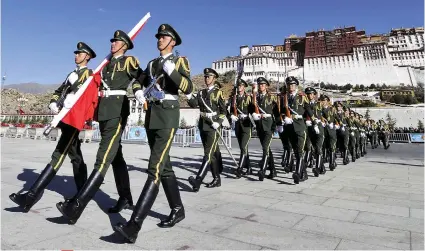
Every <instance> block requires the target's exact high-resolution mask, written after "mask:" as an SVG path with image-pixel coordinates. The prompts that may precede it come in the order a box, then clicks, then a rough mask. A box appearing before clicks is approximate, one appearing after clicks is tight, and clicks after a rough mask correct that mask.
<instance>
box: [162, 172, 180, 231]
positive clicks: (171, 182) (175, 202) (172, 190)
mask: <svg viewBox="0 0 425 251" xmlns="http://www.w3.org/2000/svg"><path fill="white" fill-rule="evenodd" d="M161 182H162V187H163V188H164V193H165V196H167V200H168V205H169V206H170V208H171V213H170V215H169V216H168V218H167V219H166V220H162V221H161V222H160V223H159V224H158V226H159V227H163V228H167V227H173V226H174V225H175V224H177V223H179V222H180V221H182V220H183V219H184V218H185V213H184V207H183V203H182V200H181V197H180V191H179V187H178V184H177V178H176V176H175V175H174V174H173V175H172V176H170V177H165V178H162V179H161Z"/></svg>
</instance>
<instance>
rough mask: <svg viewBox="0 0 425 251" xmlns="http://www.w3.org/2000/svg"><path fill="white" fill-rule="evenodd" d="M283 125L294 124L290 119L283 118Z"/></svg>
mask: <svg viewBox="0 0 425 251" xmlns="http://www.w3.org/2000/svg"><path fill="white" fill-rule="evenodd" d="M284 121H285V124H287V125H290V124H292V122H294V121H293V120H292V119H291V118H288V117H285V118H284Z"/></svg>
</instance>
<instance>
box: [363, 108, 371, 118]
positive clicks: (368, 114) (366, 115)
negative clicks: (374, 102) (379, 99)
mask: <svg viewBox="0 0 425 251" xmlns="http://www.w3.org/2000/svg"><path fill="white" fill-rule="evenodd" d="M364 117H365V118H366V119H370V110H369V108H367V109H366V113H365V115H364Z"/></svg>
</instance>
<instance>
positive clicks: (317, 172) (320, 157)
mask: <svg viewBox="0 0 425 251" xmlns="http://www.w3.org/2000/svg"><path fill="white" fill-rule="evenodd" d="M321 162H322V155H321V154H317V156H316V167H315V168H313V173H314V176H315V177H319V174H320V163H321Z"/></svg>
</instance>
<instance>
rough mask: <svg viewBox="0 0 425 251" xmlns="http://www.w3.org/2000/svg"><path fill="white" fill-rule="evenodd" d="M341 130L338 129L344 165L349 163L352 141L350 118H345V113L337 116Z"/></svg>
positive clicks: (338, 140) (338, 139)
mask: <svg viewBox="0 0 425 251" xmlns="http://www.w3.org/2000/svg"><path fill="white" fill-rule="evenodd" d="M335 119H336V121H337V122H338V124H339V126H340V128H339V129H337V142H338V146H339V149H340V152H341V153H342V159H343V160H342V162H343V164H344V165H347V164H348V163H349V158H348V143H349V140H350V131H349V125H348V118H347V117H346V116H345V114H344V111H338V112H337V113H336V115H335Z"/></svg>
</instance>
